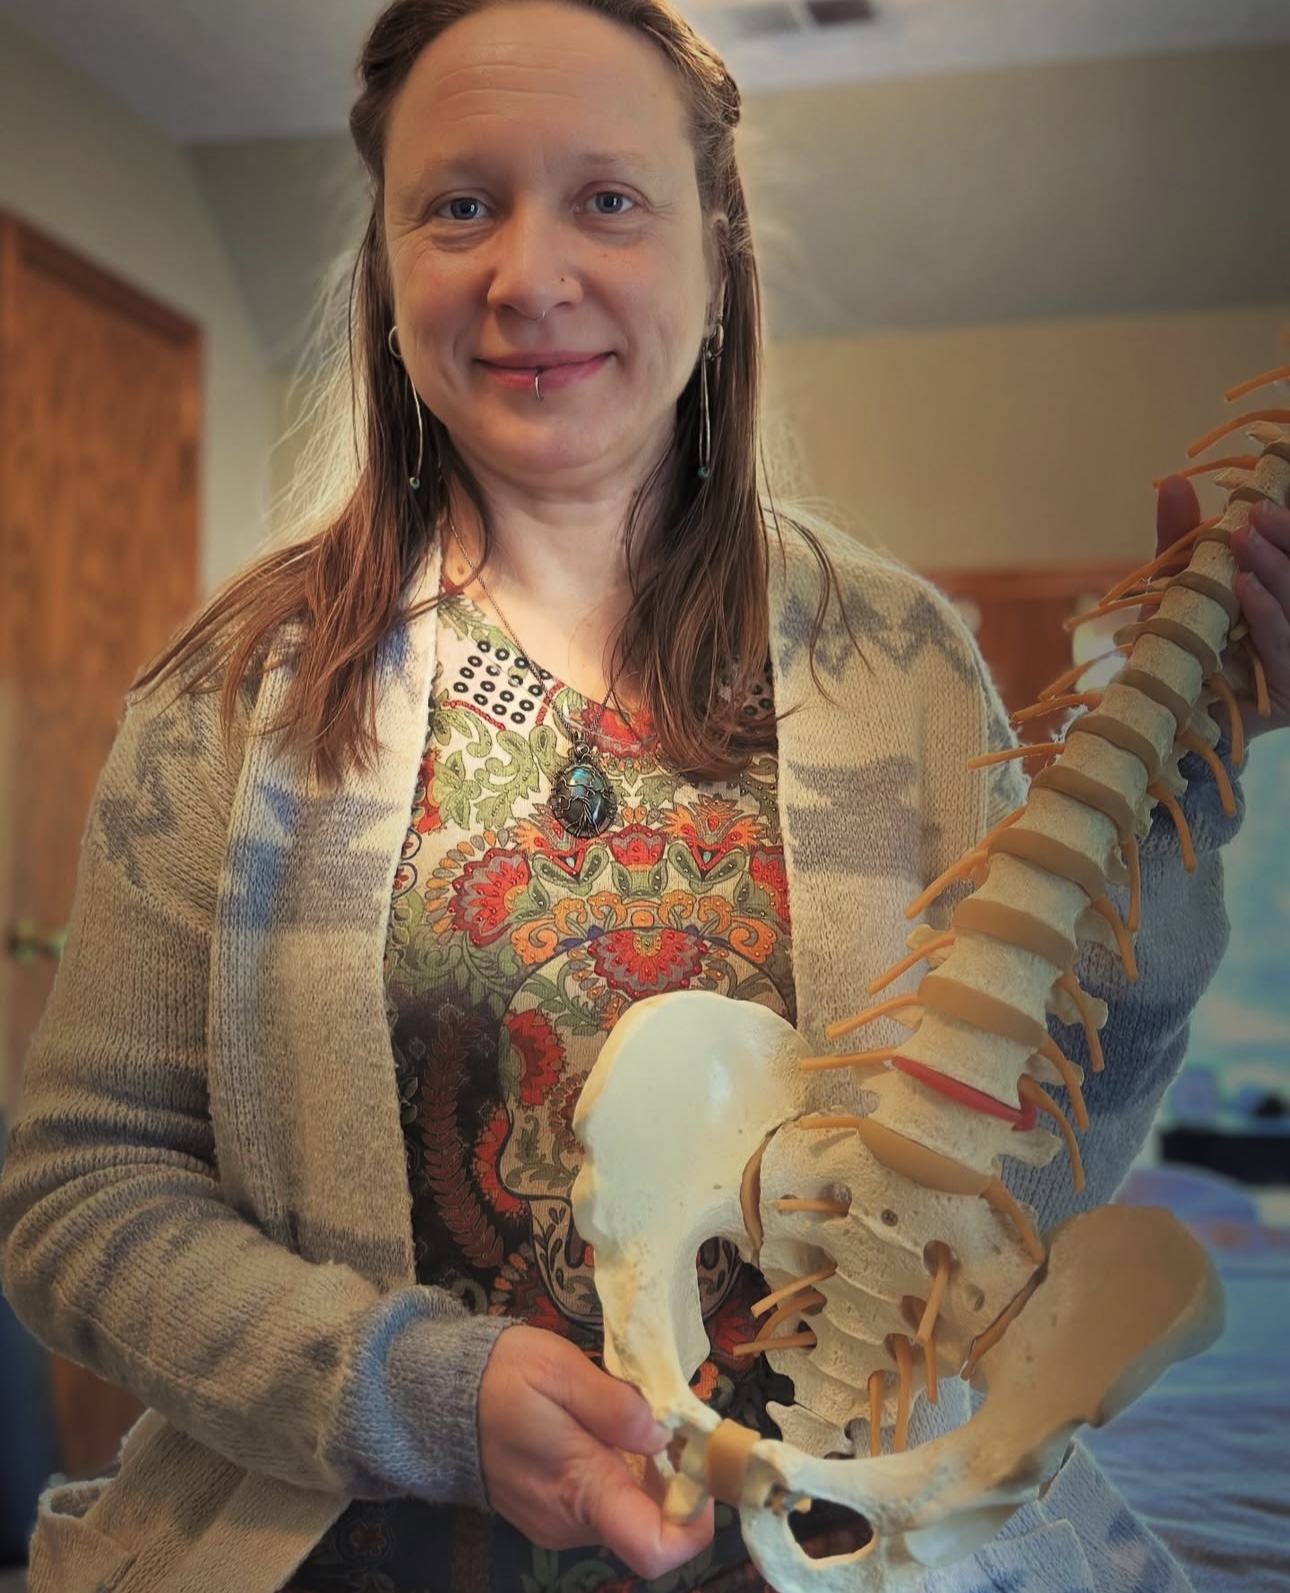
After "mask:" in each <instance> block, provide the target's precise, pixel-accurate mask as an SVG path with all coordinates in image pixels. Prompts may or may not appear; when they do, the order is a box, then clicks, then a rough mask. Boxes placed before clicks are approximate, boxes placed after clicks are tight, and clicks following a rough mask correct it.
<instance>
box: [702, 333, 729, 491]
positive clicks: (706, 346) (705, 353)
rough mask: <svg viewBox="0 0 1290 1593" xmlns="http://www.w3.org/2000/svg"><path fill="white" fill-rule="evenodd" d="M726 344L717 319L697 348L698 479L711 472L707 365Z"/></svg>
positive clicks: (710, 400) (718, 354)
mask: <svg viewBox="0 0 1290 1593" xmlns="http://www.w3.org/2000/svg"><path fill="white" fill-rule="evenodd" d="M725 346H726V328H725V323H724V322H722V321H718V322H717V324H716V326H715V328H714V329H713V330H712V331H711V332H709V333H708V335H707V337H705V338H704V340H703V347H702V348H701V349H700V350H699V480H700V481H706V480H707V479H708V477H709V476H710V475H711V474H712V399H711V396H710V394H709V392H708V366H709V365H711V364H713V363H714V362H715V361H716V360H717V359H719V358H720V356H721V351H722V349H723V348H725Z"/></svg>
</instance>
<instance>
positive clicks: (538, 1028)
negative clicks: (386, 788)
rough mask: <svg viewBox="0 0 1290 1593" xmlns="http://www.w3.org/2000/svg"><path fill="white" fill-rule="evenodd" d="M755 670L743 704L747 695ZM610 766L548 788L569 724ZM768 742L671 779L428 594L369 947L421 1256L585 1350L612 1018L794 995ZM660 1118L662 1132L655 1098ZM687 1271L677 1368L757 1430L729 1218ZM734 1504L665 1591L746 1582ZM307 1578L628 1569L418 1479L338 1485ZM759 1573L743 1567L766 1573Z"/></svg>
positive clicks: (459, 1590)
mask: <svg viewBox="0 0 1290 1593" xmlns="http://www.w3.org/2000/svg"><path fill="white" fill-rule="evenodd" d="M771 708H772V704H771V698H770V691H769V686H768V685H764V686H762V687H761V688H760V689H759V690H758V691H756V692H755V693H754V694H753V695H752V697H751V698H750V699H749V701H748V703H747V704H746V711H747V712H749V713H766V712H769V711H771ZM574 737H578V738H584V737H585V738H586V739H588V740H589V741H590V742H591V744H592V745H593V746H594V747H595V749H596V755H597V759H598V761H599V763H600V765H601V767H602V768H603V770H604V772H605V774H606V775H607V776H608V778H609V781H610V783H611V785H612V787H613V792H614V797H615V799H616V803H617V817H616V822H615V823H614V825H613V826H612V827H611V828H610V829H609V830H607V832H606V833H605V834H603V835H601V836H598V837H591V838H586V839H578V838H576V837H574V836H571V835H570V834H568V833H567V832H566V831H565V830H564V829H563V827H562V826H561V825H560V823H559V822H558V820H557V819H556V818H555V817H554V815H553V814H552V812H551V809H550V807H549V805H548V798H549V795H550V792H551V789H552V783H553V780H554V779H555V777H556V775H557V773H558V771H559V770H560V768H561V767H562V765H563V763H564V762H565V761H566V760H567V758H568V756H569V749H570V744H571V738H574ZM776 775H777V770H776V760H775V758H774V757H773V756H765V757H762V758H760V759H758V760H756V761H755V762H754V763H753V765H752V766H751V767H750V768H749V769H748V771H747V772H746V773H745V774H744V775H743V776H742V777H741V778H739V779H737V780H733V781H730V782H726V783H715V784H714V783H702V784H695V783H692V782H689V781H686V780H682V779H679V778H678V777H677V776H676V775H675V774H673V773H672V772H670V771H669V770H668V769H667V768H666V767H665V766H664V765H663V764H662V762H661V761H660V760H659V758H658V757H657V756H656V754H655V752H654V751H653V750H652V747H651V737H650V732H649V725H648V722H647V721H645V720H644V718H643V716H642V718H640V719H639V720H635V719H634V720H633V721H632V722H631V723H628V722H626V721H625V720H624V719H622V718H620V717H619V716H618V715H616V714H614V713H613V712H610V711H607V710H603V709H601V708H600V707H599V706H598V705H592V704H588V703H587V702H586V700H585V699H583V698H582V697H580V696H579V695H578V694H577V693H576V692H575V691H573V690H572V689H571V688H569V687H567V686H564V685H563V684H562V683H561V682H559V681H557V680H554V679H552V678H551V676H550V675H549V674H547V672H546V671H544V670H541V669H538V668H536V667H535V666H534V665H533V664H532V663H531V661H530V660H528V659H526V658H524V657H522V656H518V657H517V656H516V655H515V652H514V648H513V646H512V644H511V643H510V642H509V641H508V639H507V638H506V636H505V635H504V634H503V633H502V632H501V631H500V630H498V629H497V628H496V627H495V626H494V625H492V624H491V622H490V621H489V620H488V619H487V618H486V617H485V616H484V615H483V614H482V612H481V611H480V610H479V609H478V608H477V607H476V606H475V605H474V604H473V603H472V602H470V601H469V600H468V599H466V598H465V597H464V596H463V595H461V594H460V593H452V594H449V595H448V596H447V597H446V598H445V599H444V600H443V602H442V605H441V608H440V627H439V655H438V671H437V675H436V683H435V691H434V700H433V703H432V712H431V715H430V727H429V734H428V737H427V741H426V747H425V755H424V758H423V761H422V766H421V770H420V774H419V777H418V781H417V789H416V796H415V800H414V804H413V811H412V815H411V820H410V823H409V827H408V835H407V842H406V845H405V847H404V852H403V859H402V863H401V866H400V868H399V870H398V873H397V876H396V879H395V888H394V900H393V904H392V907H391V913H390V922H389V934H388V941H387V947H386V990H387V1002H388V1014H389V1019H390V1025H391V1034H392V1037H393V1042H394V1052H395V1058H396V1065H397V1071H398V1079H399V1088H400V1093H401V1100H402V1111H403V1121H404V1126H405V1134H406V1144H407V1157H408V1175H409V1181H410V1185H411V1191H412V1210H413V1230H414V1236H415V1243H416V1256H417V1276H418V1280H419V1281H420V1282H423V1283H435V1284H439V1285H442V1286H445V1287H447V1288H449V1289H451V1290H452V1291H453V1292H455V1293H456V1294H457V1295H458V1296H459V1297H460V1298H461V1300H462V1301H463V1302H464V1303H465V1304H466V1305H467V1306H468V1307H469V1308H470V1310H472V1311H476V1312H489V1313H494V1314H503V1315H507V1316H518V1317H522V1318H523V1319H524V1320H525V1321H526V1322H529V1323H531V1324H532V1325H535V1326H538V1327H542V1328H546V1329H549V1330H550V1331H552V1332H556V1333H561V1334H564V1335H565V1336H567V1337H568V1338H570V1339H571V1340H572V1341H573V1342H574V1343H575V1344H577V1345H578V1346H579V1347H580V1348H581V1349H582V1350H583V1351H584V1352H585V1353H587V1354H588V1355H590V1356H592V1357H593V1358H598V1357H599V1355H600V1350H601V1321H600V1312H599V1306H598V1303H597V1299H596V1293H595V1286H594V1281H593V1264H594V1258H593V1257H592V1255H591V1254H590V1252H589V1251H588V1248H587V1246H586V1245H585V1243H584V1242H583V1241H582V1239H581V1238H580V1237H579V1235H578V1232H577V1229H576V1226H575V1224H574V1221H573V1211H572V1206H571V1203H570V1189H571V1186H572V1184H573V1179H574V1176H575V1174H576V1172H577V1169H578V1165H579V1161H580V1156H581V1152H580V1148H579V1145H578V1142H577V1140H576V1138H575V1136H574V1133H573V1126H572V1125H573V1111H574V1107H575V1105H576V1103H577V1099H578V1095H579V1092H580V1090H581V1088H582V1084H583V1081H584V1080H585V1078H586V1076H587V1073H588V1071H589V1069H590V1068H591V1066H592V1064H593V1063H594V1061H595V1059H596V1056H597V1054H598V1052H599V1050H600V1047H601V1045H602V1044H603V1043H604V1040H605V1037H606V1035H607V1034H608V1033H609V1032H610V1030H611V1029H612V1028H613V1026H614V1024H615V1023H616V1022H617V1020H618V1018H619V1017H621V1015H622V1014H623V1012H625V1011H626V1009H627V1008H628V1007H629V1006H630V1005H631V1004H632V1003H633V1002H634V1001H638V1000H640V999H642V998H644V997H647V996H653V995H657V994H659V993H661V992H663V991H669V990H680V989H706V990H715V991H719V992H721V993H722V994H725V995H728V996H730V997H732V998H734V999H737V1000H748V1001H760V1002H763V1003H764V1004H766V1005H767V1006H770V1007H771V1008H773V1010H774V1011H776V1012H778V1013H780V1014H781V1015H782V1016H784V1017H786V1018H788V1019H789V1020H790V1021H792V1019H793V1016H794V1012H793V1007H794V1000H793V983H792V970H791V960H790V924H789V912H788V900H787V889H786V880H785V873H784V857H783V849H782V846H781V843H780V834H779V820H778V815H777V810H776ZM654 1131H655V1132H658V1133H660V1134H664V1133H666V1132H667V1124H666V1119H665V1117H663V1116H660V1120H659V1123H658V1125H657V1126H656V1129H654ZM698 1260H699V1269H698V1271H699V1287H700V1295H701V1300H702V1306H703V1312H704V1317H705V1319H706V1321H707V1323H708V1328H709V1335H710V1339H711V1342H712V1354H711V1356H710V1358H709V1359H708V1360H707V1361H706V1362H705V1363H704V1365H703V1366H702V1367H701V1368H700V1369H699V1371H698V1373H697V1375H696V1380H695V1386H696V1388H697V1389H698V1391H699V1392H700V1394H701V1395H702V1397H703V1398H705V1399H707V1400H709V1401H710V1402H711V1403H713V1404H714V1405H716V1406H717V1407H718V1408H719V1409H721V1410H722V1412H723V1413H724V1414H727V1415H730V1416H732V1417H734V1418H735V1419H737V1420H739V1421H742V1422H745V1423H748V1424H749V1425H753V1426H761V1427H762V1428H763V1429H764V1430H766V1431H767V1432H771V1433H773V1432H774V1431H775V1429H774V1426H773V1424H770V1423H769V1422H768V1419H767V1417H766V1411H765V1407H766V1403H767V1401H768V1399H775V1400H785V1399H791V1387H790V1385H788V1384H787V1383H786V1382H785V1380H784V1379H782V1378H778V1377H776V1375H775V1374H774V1373H773V1372H771V1370H770V1369H769V1367H767V1366H765V1365H764V1363H763V1362H762V1361H761V1359H760V1358H759V1357H755V1356H738V1355H736V1354H735V1353H734V1351H735V1349H736V1347H737V1346H738V1345H740V1344H743V1343H746V1342H747V1341H749V1340H750V1339H752V1338H753V1337H754V1335H755V1332H756V1323H755V1322H754V1320H753V1318H752V1317H751V1315H750V1306H751V1305H752V1304H753V1303H754V1302H755V1300H756V1299H757V1298H758V1296H759V1294H760V1293H762V1292H764V1285H763V1284H762V1283H761V1281H760V1279H759V1278H758V1276H757V1275H756V1273H754V1272H753V1271H752V1270H751V1269H750V1268H748V1267H746V1266H745V1265H743V1264H742V1263H741V1262H740V1260H739V1258H738V1256H737V1255H736V1254H735V1252H734V1251H733V1250H732V1249H731V1248H730V1247H729V1246H727V1245H725V1244H723V1243H713V1244H710V1245H707V1246H705V1247H704V1250H703V1252H702V1253H701V1255H700V1256H699V1258H698ZM745 1561H746V1552H745V1550H744V1548H743V1543H742V1538H741V1537H740V1533H739V1528H738V1522H737V1519H736V1518H735V1517H734V1514H733V1512H730V1511H726V1510H724V1509H723V1510H722V1512H721V1521H720V1529H719V1531H718V1534H717V1538H716V1541H715V1542H714V1544H713V1545H712V1546H711V1548H710V1549H709V1550H708V1551H706V1552H705V1554H703V1555H701V1556H700V1557H699V1559H698V1560H696V1561H695V1562H693V1563H692V1564H691V1565H690V1566H688V1567H686V1568H685V1570H684V1571H683V1572H682V1573H677V1574H674V1575H673V1576H672V1577H669V1578H666V1579H664V1581H662V1582H660V1583H659V1584H658V1586H659V1588H660V1589H664V1588H665V1589H666V1590H668V1593H672V1590H675V1593H682V1590H684V1589H688V1588H692V1587H697V1586H700V1585H704V1584H706V1583H711V1582H712V1581H713V1579H714V1578H716V1579H719V1581H720V1583H721V1584H723V1585H724V1584H727V1583H729V1585H731V1586H743V1585H745V1578H744V1574H743V1572H741V1571H738V1570H737V1568H738V1567H740V1566H742V1565H743V1564H744V1562H745ZM298 1582H299V1585H300V1586H301V1587H303V1588H309V1589H312V1590H315V1593H332V1590H340V1589H345V1590H347V1593H485V1590H488V1593H493V1590H497V1593H501V1590H503V1589H505V1590H506V1593H513V1590H521V1589H522V1590H524V1593H547V1590H550V1593H554V1590H556V1589H560V1590H562V1593H565V1590H567V1593H592V1590H594V1589H600V1588H606V1589H626V1588H629V1587H636V1586H640V1585H642V1584H640V1583H639V1581H638V1579H636V1578H634V1577H633V1576H632V1574H631V1573H630V1572H629V1571H628V1569H627V1567H626V1566H624V1565H623V1564H621V1563H620V1562H619V1561H617V1560H616V1559H614V1557H613V1556H612V1555H610V1554H609V1553H608V1552H607V1551H605V1550H596V1549H579V1550H569V1551H565V1552H563V1553H553V1552H551V1551H546V1550H541V1549H537V1548H535V1547H534V1546H533V1545H532V1544H530V1543H529V1542H528V1541H527V1540H526V1539H524V1538H522V1537H521V1536H520V1534H519V1533H517V1532H516V1531H515V1530H514V1529H513V1528H511V1527H510V1526H509V1525H508V1524H507V1523H506V1522H505V1521H503V1520H501V1519H500V1518H497V1517H491V1518H490V1517H486V1516H482V1515H479V1514H477V1513H474V1512H469V1511H463V1510H455V1509H448V1508H442V1507H436V1506H431V1505H428V1504H424V1503H421V1502H419V1501H414V1500H403V1501H397V1502H393V1503H384V1504H377V1503H362V1502H358V1503H355V1504H354V1505H353V1506H352V1507H351V1508H350V1510H349V1511H348V1512H347V1513H346V1514H345V1515H344V1516H343V1517H342V1518H341V1519H340V1520H339V1521H338V1522H337V1524H336V1526H335V1527H334V1528H333V1529H332V1530H331V1532H329V1534H328V1535H327V1537H326V1539H325V1540H324V1541H323V1542H322V1543H321V1544H320V1545H319V1546H318V1548H317V1549H316V1550H315V1552H314V1554H313V1555H312V1556H311V1557H310V1559H309V1560H308V1561H307V1562H306V1564H305V1565H304V1566H303V1567H302V1568H301V1571H300V1573H299V1576H298ZM756 1585H759V1579H758V1582H757V1584H756Z"/></svg>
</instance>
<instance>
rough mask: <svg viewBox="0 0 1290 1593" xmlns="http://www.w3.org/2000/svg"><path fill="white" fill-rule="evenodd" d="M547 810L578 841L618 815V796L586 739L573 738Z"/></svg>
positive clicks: (602, 828) (598, 832) (605, 826)
mask: <svg viewBox="0 0 1290 1593" xmlns="http://www.w3.org/2000/svg"><path fill="white" fill-rule="evenodd" d="M551 811H552V813H554V814H555V816H556V818H557V819H559V821H560V823H561V824H563V825H564V827H565V829H566V830H568V832H569V834H570V835H572V836H575V837H576V838H577V839H578V840H580V841H586V840H590V838H591V837H592V836H593V835H603V834H604V833H605V831H606V830H607V829H608V828H609V826H610V825H611V824H612V823H613V822H614V820H615V819H616V818H617V817H618V800H617V798H616V797H615V796H614V788H613V786H611V785H610V783H609V777H608V775H606V773H605V771H604V770H603V769H602V768H601V767H600V765H599V763H597V762H596V754H595V749H594V748H593V747H592V746H591V743H590V742H587V741H575V742H574V744H573V750H572V751H571V752H570V754H569V760H568V762H567V763H566V764H565V765H564V767H563V768H562V769H560V770H559V772H558V773H557V774H556V777H555V783H554V785H553V787H552V790H551Z"/></svg>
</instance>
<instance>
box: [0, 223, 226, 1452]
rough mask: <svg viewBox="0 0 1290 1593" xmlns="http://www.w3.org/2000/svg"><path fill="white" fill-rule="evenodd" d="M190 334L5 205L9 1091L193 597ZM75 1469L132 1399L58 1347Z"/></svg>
mask: <svg viewBox="0 0 1290 1593" xmlns="http://www.w3.org/2000/svg"><path fill="white" fill-rule="evenodd" d="M200 410H201V334H200V332H199V330H198V328H197V327H196V326H195V325H193V324H192V323H191V322H189V321H187V320H185V319H183V317H181V316H179V315H176V314H174V313H173V312H172V311H170V310H168V309H165V308H164V307H162V306H161V305H158V304H155V303H153V302H152V301H151V300H150V299H148V298H146V297H145V296H144V295H143V294H141V293H139V292H137V291H136V290H135V289H133V288H131V287H129V286H127V285H126V284H125V283H123V282H120V281H118V280H116V279H115V278H113V277H111V276H109V275H107V274H106V273H104V272H102V271H100V270H99V269H98V268H97V267H95V266H93V265H91V264H90V263H89V262H87V261H84V260H82V259H80V258H79V257H77V256H75V255H73V254H71V253H69V252H68V251H67V250H66V249H64V248H62V247H61V246H60V245H58V244H56V243H54V242H53V241H52V240H50V239H48V238H45V237H43V236H42V235H41V234H39V233H37V232H35V231H33V230H32V229H31V228H29V227H27V226H25V225H24V224H22V223H21V222H18V221H16V220H13V219H11V218H8V217H5V216H3V215H0V615H2V617H3V625H2V626H0V930H2V932H3V935H4V941H5V952H6V955H5V956H4V957H3V958H0V1109H3V1110H5V1111H6V1112H7V1113H12V1111H13V1108H14V1106H15V1105H16V1100H17V1096H18V1093H19V1090H20V1076H21V1060H22V1057H23V1054H24V1052H25V1050H26V1046H27V1042H28V1040H29V1038H30V1036H31V1033H32V1030H33V1029H34V1027H35V1024H36V1021H37V1019H38V1017H39V1014H40V1011H41V1008H42V1006H43V1005H44V1002H45V999H46V997H47V995H48V993H49V986H50V982H51V980H52V977H53V970H54V966H55V962H56V958H57V952H58V946H59V939H58V937H59V933H60V931H61V929H62V927H63V926H64V925H65V924H66V922H67V914H68V910H69V908H70V906H71V900H72V890H73V885H74V880H75V872H76V862H77V853H78V850H79V843H80V838H81V834H82V831H83V829H84V824H85V817H86V813H87V811H88V808H89V802H90V798H91V795H92V792H93V788H94V782H95V779H96V777H97V774H98V770H99V768H100V766H101V765H102V763H103V760H104V758H105V757H106V755H107V751H108V747H109V745H110V744H111V741H112V736H113V733H114V730H115V728H116V725H117V723H118V720H119V717H120V712H121V698H122V693H123V692H124V690H125V688H126V687H127V686H128V685H129V683H130V681H131V679H132V678H133V676H134V675H135V673H136V672H137V671H138V669H139V667H140V665H141V664H143V663H144V662H145V661H146V660H147V659H148V658H149V656H150V655H151V654H152V653H154V652H155V651H156V650H157V648H158V647H159V646H160V645H161V643H162V642H163V641H164V640H165V638H166V637H167V636H168V635H169V634H170V632H171V631H172V630H173V629H174V628H175V626H176V625H177V624H178V622H179V621H180V620H181V619H182V618H183V617H184V615H185V614H186V613H187V612H188V611H189V610H190V609H191V607H192V605H193V602H194V598H195V595H196V568H197V537H198V480H197V477H198V446H199V436H200V422H201V415H200ZM52 1385H53V1393H54V1400H55V1407H56V1413H57V1419H58V1426H59V1436H60V1440H61V1444H62V1451H63V1463H64V1470H66V1471H67V1472H68V1474H69V1475H84V1474H87V1473H91V1472H94V1471H96V1470H98V1469H99V1468H101V1467H102V1466H103V1465H105V1464H106V1463H107V1462H109V1461H110V1460H111V1459H112V1456H113V1454H114V1453H115V1446H116V1442H117V1439H118V1437H119V1435H120V1433H121V1432H122V1431H123V1430H124V1427H125V1425H126V1424H127V1423H128V1422H129V1420H131V1419H132V1418H133V1416H134V1414H135V1413H136V1411H137V1408H138V1407H137V1405H136V1404H135V1402H134V1401H133V1400H132V1399H129V1398H128V1397H127V1396H125V1395H123V1394H121V1393H119V1391H116V1390H111V1389H108V1388H107V1387H106V1385H104V1384H102V1383H100V1382H99V1381H98V1380H97V1379H94V1378H91V1377H90V1375H89V1374H88V1373H86V1372H84V1371H83V1370H81V1369H80V1368H78V1367H73V1366H71V1365H69V1364H68V1363H66V1362H62V1361H55V1362H54V1364H53V1367H52Z"/></svg>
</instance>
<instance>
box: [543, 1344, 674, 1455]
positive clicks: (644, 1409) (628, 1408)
mask: <svg viewBox="0 0 1290 1593" xmlns="http://www.w3.org/2000/svg"><path fill="white" fill-rule="evenodd" d="M561 1370H562V1374H563V1377H564V1390H563V1394H564V1397H563V1398H562V1399H561V1404H563V1406H564V1408H565V1409H566V1410H567V1411H568V1412H569V1414H570V1415H571V1416H572V1417H573V1418H574V1420H575V1421H577V1422H578V1423H580V1424H581V1426H583V1427H585V1428H586V1430H587V1431H588V1432H589V1433H591V1434H592V1436H593V1437H595V1438H598V1439H599V1440H600V1441H601V1443H602V1444H608V1445H609V1447H610V1448H611V1449H626V1450H629V1451H630V1452H631V1453H632V1454H636V1455H656V1454H658V1452H659V1451H660V1450H661V1449H664V1448H666V1446H667V1443H668V1440H669V1439H670V1438H671V1436H672V1435H671V1433H669V1431H668V1430H667V1428H666V1427H664V1426H663V1424H662V1423H661V1422H656V1421H655V1420H654V1418H653V1416H652V1415H651V1414H650V1408H649V1405H648V1404H647V1403H646V1401H645V1400H644V1399H643V1398H642V1397H641V1395H640V1394H638V1393H637V1391H636V1390H635V1389H634V1388H633V1387H632V1386H631V1385H630V1383H623V1382H620V1381H619V1379H618V1378H616V1377H610V1375H609V1373H608V1372H602V1371H601V1370H600V1368H599V1367H598V1366H594V1365H593V1364H592V1363H591V1362H590V1361H589V1360H587V1358H586V1356H584V1355H582V1354H581V1353H580V1352H578V1351H576V1350H575V1351H574V1359H572V1360H570V1361H569V1362H567V1363H566V1365H565V1366H564V1367H563V1368H562V1369H561Z"/></svg>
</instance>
